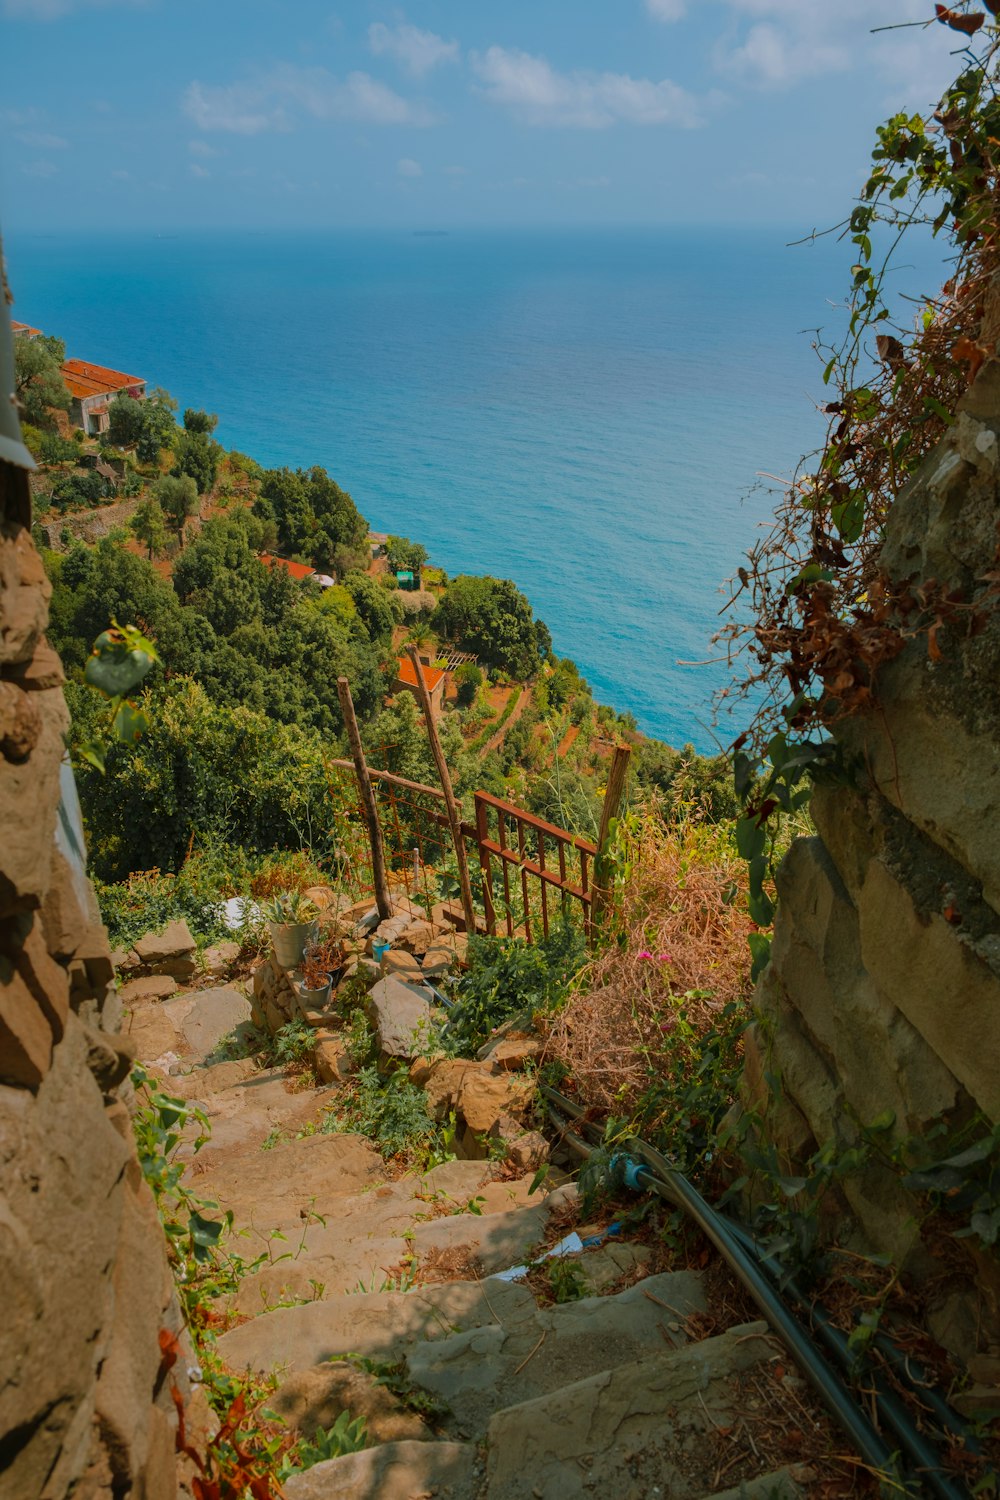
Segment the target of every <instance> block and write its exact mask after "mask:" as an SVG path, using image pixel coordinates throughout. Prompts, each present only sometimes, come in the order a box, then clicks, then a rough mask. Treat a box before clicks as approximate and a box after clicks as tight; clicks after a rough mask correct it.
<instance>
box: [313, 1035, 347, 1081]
mask: <svg viewBox="0 0 1000 1500" xmlns="http://www.w3.org/2000/svg"><path fill="white" fill-rule="evenodd" d="M313 1064H314V1066H315V1069H316V1076H317V1078H319V1080H320V1082H321V1083H342V1082H343V1081H344V1080H345V1079H347V1078H349V1077H350V1076H351V1061H350V1058H349V1057H348V1055H347V1047H346V1045H345V1043H344V1038H343V1036H341V1034H340V1033H339V1032H336V1031H317V1033H316V1046H315V1048H314V1051H313Z"/></svg>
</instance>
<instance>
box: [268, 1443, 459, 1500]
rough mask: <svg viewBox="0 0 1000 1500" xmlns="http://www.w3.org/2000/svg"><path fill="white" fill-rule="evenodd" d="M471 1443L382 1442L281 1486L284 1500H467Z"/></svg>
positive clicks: (305, 1472) (313, 1468) (331, 1460)
mask: <svg viewBox="0 0 1000 1500" xmlns="http://www.w3.org/2000/svg"><path fill="white" fill-rule="evenodd" d="M475 1462H476V1448H475V1445H474V1444H472V1443H416V1442H405V1443H384V1444H383V1445H382V1446H381V1447H379V1448H366V1449H364V1450H363V1451H362V1452H361V1453H349V1454H347V1455H346V1456H345V1457H344V1458H331V1459H328V1460H327V1462H326V1463H321V1464H314V1465H313V1467H312V1468H311V1469H306V1470H304V1471H303V1472H301V1473H299V1474H292V1475H291V1476H290V1477H289V1478H288V1479H286V1480H285V1481H284V1484H283V1486H282V1488H283V1489H284V1492H285V1495H286V1496H287V1500H431V1497H432V1496H440V1497H441V1500H471V1497H472V1495H473V1493H474V1485H473V1472H474V1466H475Z"/></svg>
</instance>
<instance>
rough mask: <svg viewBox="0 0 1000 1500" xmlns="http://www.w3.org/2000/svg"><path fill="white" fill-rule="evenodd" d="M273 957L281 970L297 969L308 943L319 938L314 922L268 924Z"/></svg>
mask: <svg viewBox="0 0 1000 1500" xmlns="http://www.w3.org/2000/svg"><path fill="white" fill-rule="evenodd" d="M267 925H268V927H269V928H270V929H271V942H272V943H273V944H274V956H275V958H276V959H277V960H278V962H279V964H280V965H281V967H282V968H283V969H297V968H298V967H299V965H300V964H301V963H302V955H303V954H304V953H305V951H306V948H307V947H308V945H309V944H310V943H315V941H316V939H317V938H318V937H319V926H318V924H317V923H316V922H269V923H268V924H267Z"/></svg>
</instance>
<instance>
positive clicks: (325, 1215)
mask: <svg viewBox="0 0 1000 1500" xmlns="http://www.w3.org/2000/svg"><path fill="white" fill-rule="evenodd" d="M318 1142H326V1143H328V1144H327V1145H326V1146H325V1147H324V1146H319V1145H317V1144H316V1143H318ZM335 1142H343V1143H345V1144H344V1145H342V1146H340V1147H339V1148H338V1147H336V1146H335V1145H334V1144H333V1143H335ZM348 1143H350V1144H348ZM383 1170H384V1169H383V1164H382V1162H381V1159H380V1158H379V1157H378V1156H377V1155H376V1154H375V1153H374V1152H373V1151H372V1150H371V1148H370V1146H369V1143H368V1142H367V1140H366V1139H365V1138H363V1137H360V1136H349V1135H333V1136H312V1137H307V1138H305V1139H304V1140H302V1141H290V1142H288V1143H286V1144H284V1145H281V1146H277V1147H275V1148H274V1150H272V1151H268V1152H263V1153H262V1152H260V1151H258V1152H257V1153H256V1154H251V1156H250V1157H249V1159H246V1158H243V1157H239V1158H237V1159H235V1160H234V1161H230V1162H227V1163H226V1164H225V1166H224V1168H222V1169H220V1170H209V1171H208V1172H207V1173H205V1175H204V1176H203V1177H202V1178H201V1179H200V1180H198V1181H197V1187H198V1191H199V1192H204V1193H206V1194H207V1195H209V1196H211V1197H213V1198H214V1199H215V1200H216V1201H217V1202H220V1203H224V1204H227V1205H229V1206H230V1207H231V1208H233V1210H234V1214H235V1219H234V1222H235V1225H236V1227H237V1228H238V1229H240V1230H243V1231H244V1232H245V1233H246V1238H247V1246H246V1249H244V1250H242V1252H241V1253H242V1254H243V1255H244V1258H245V1259H248V1260H249V1259H251V1258H252V1256H251V1251H253V1253H254V1254H260V1252H261V1251H262V1250H265V1249H266V1250H267V1252H268V1258H269V1263H268V1264H265V1265H262V1266H261V1267H260V1268H259V1269H258V1270H256V1271H254V1272H252V1273H250V1274H248V1275H246V1276H245V1277H244V1278H243V1280H242V1281H241V1283H240V1285H239V1287H238V1288H237V1290H236V1292H235V1293H234V1294H233V1295H232V1297H231V1298H230V1299H229V1300H228V1301H227V1303H226V1307H227V1308H228V1309H229V1310H230V1311H236V1312H238V1313H241V1314H244V1315H249V1316H256V1315H257V1314H258V1313H260V1312H262V1311H266V1310H267V1309H268V1308H271V1307H276V1306H281V1305H287V1304H289V1303H291V1302H295V1301H312V1300H315V1299H316V1298H327V1297H333V1296H338V1295H341V1294H344V1293H355V1292H357V1291H358V1290H359V1289H361V1290H365V1291H378V1290H380V1289H382V1288H383V1284H384V1283H394V1282H396V1281H397V1279H398V1278H400V1277H402V1283H403V1285H404V1286H405V1285H407V1284H409V1283H411V1282H413V1281H416V1280H419V1279H420V1274H419V1269H418V1267H419V1264H420V1262H421V1260H422V1259H424V1257H425V1254H426V1256H427V1257H428V1258H429V1261H430V1262H433V1260H434V1254H435V1247H436V1246H440V1245H445V1246H448V1245H449V1244H452V1245H459V1246H460V1249H459V1251H458V1252H457V1253H456V1252H455V1251H454V1250H453V1251H451V1252H450V1253H451V1260H449V1261H448V1262H447V1264H449V1265H450V1264H454V1265H455V1266H457V1267H458V1268H459V1271H461V1269H462V1268H463V1267H465V1266H467V1263H468V1261H469V1257H473V1258H475V1257H477V1256H479V1255H481V1256H482V1262H485V1263H486V1266H487V1269H494V1268H495V1266H496V1267H502V1266H507V1265H509V1264H510V1263H511V1262H510V1258H509V1257H510V1255H511V1252H514V1253H515V1259H516V1256H517V1254H519V1253H521V1252H522V1250H523V1247H524V1244H525V1243H527V1242H533V1241H534V1240H536V1239H537V1238H538V1237H539V1235H540V1234H541V1232H542V1230H543V1228H544V1222H545V1218H546V1217H547V1213H548V1209H546V1208H544V1207H542V1208H541V1211H540V1212H539V1211H537V1210H535V1209H532V1210H531V1211H530V1218H529V1219H528V1221H527V1222H526V1223H525V1224H524V1226H523V1230H522V1232H521V1237H520V1239H518V1238H517V1232H518V1230H519V1229H521V1225H520V1221H519V1218H518V1211H517V1208H516V1205H517V1204H518V1203H519V1202H522V1203H523V1202H524V1201H525V1200H526V1199H527V1197H528V1189H529V1188H530V1186H531V1180H530V1179H529V1178H522V1179H519V1180H518V1181H516V1182H513V1183H501V1182H491V1181H488V1180H485V1181H484V1179H486V1178H488V1174H489V1171H490V1168H489V1165H488V1163H485V1162H446V1163H444V1164H442V1165H441V1166H439V1167H435V1168H434V1169H433V1170H432V1171H430V1172H427V1173H423V1174H420V1173H413V1174H411V1175H409V1176H407V1177H404V1178H398V1179H396V1180H395V1181H390V1182H386V1181H385V1180H384V1178H383V1177H382V1173H383ZM337 1174H339V1176H338V1175H337ZM352 1177H353V1179H354V1183H353V1188H352V1180H351V1179H352ZM358 1183H362V1184H363V1186H362V1190H361V1191H360V1192H358V1191H357V1185H358ZM449 1189H450V1191H449ZM453 1194H454V1196H452V1195H453ZM554 1196H555V1195H554V1194H550V1195H549V1196H548V1199H543V1200H542V1202H543V1204H544V1203H545V1202H551V1200H552V1199H553V1197H554ZM469 1201H474V1202H476V1203H477V1206H478V1207H479V1208H480V1210H481V1211H480V1213H479V1214H455V1213H452V1214H449V1215H446V1216H444V1217H437V1216H436V1214H437V1211H438V1210H439V1209H440V1208H441V1207H442V1206H443V1205H446V1204H454V1206H455V1207H456V1208H457V1207H459V1206H461V1205H462V1204H464V1203H468V1202H469ZM558 1201H559V1200H558V1199H557V1200H556V1204H555V1205H553V1206H557V1204H558ZM511 1205H514V1206H513V1207H511ZM522 1211H523V1210H522ZM424 1215H427V1217H426V1219H425V1221H424V1222H420V1220H421V1218H422V1216H424ZM456 1225H457V1226H458V1227H457V1229H454V1228H452V1226H456ZM493 1226H496V1230H495V1232H494V1231H493ZM279 1236H280V1237H279ZM463 1244H464V1245H465V1246H467V1247H468V1248H467V1249H461V1245H463ZM443 1253H444V1254H445V1255H448V1254H449V1251H448V1250H447V1249H446V1250H445V1251H444V1252H443ZM476 1264H477V1265H478V1264H480V1262H479V1261H478V1260H477V1261H476ZM480 1274H481V1273H480ZM436 1279H439V1280H440V1279H442V1278H441V1277H440V1276H438V1277H437V1278H436Z"/></svg>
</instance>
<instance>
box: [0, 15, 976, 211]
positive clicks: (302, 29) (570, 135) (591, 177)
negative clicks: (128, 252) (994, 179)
mask: <svg viewBox="0 0 1000 1500" xmlns="http://www.w3.org/2000/svg"><path fill="white" fill-rule="evenodd" d="M931 10H932V6H931V5H930V4H929V3H926V0H493V3H484V0H479V3H476V0H413V3H411V4H410V5H408V6H407V7H406V8H405V9H400V8H397V7H394V6H393V5H391V4H383V3H376V0H342V3H340V4H339V5H337V4H334V5H330V4H323V3H317V0H292V3H289V0H201V3H198V4H195V3H193V0H0V16H2V33H3V45H2V48H0V59H2V60H0V100H2V108H0V118H2V120H3V131H2V133H0V204H2V219H3V222H4V223H5V225H6V227H7V228H8V229H14V230H17V231H31V230H49V229H60V228H66V227H69V226H72V227H74V228H88V227H93V228H101V229H109V228H114V229H125V228H130V227H131V228H136V229H155V230H162V229H164V228H166V227H171V226H172V227H175V228H197V227H214V226H239V227H247V228H279V227H283V226H287V227H294V228H307V227H317V228H320V227H328V226H337V225H342V226H359V227H360V226H364V227H376V226H386V227H389V226H392V227H397V226H398V227H408V228H413V227H417V228H419V227H425V228H433V227H439V226H440V227H452V226H459V225H497V224H502V225H510V226H521V225H543V224H544V225H571V224H596V223H606V224H616V223H620V224H654V223H655V224H662V223H667V224H669V223H677V224H703V223H714V224H720V223H723V224H724V223H731V224H741V223H753V222H771V223H780V224H783V225H801V226H803V227H811V226H812V225H813V224H814V223H817V224H820V225H826V224H828V223H829V222H830V221H831V219H832V218H835V217H839V215H840V212H841V211H842V210H843V208H844V205H845V204H846V203H847V202H849V200H850V199H851V198H852V197H853V196H854V194H855V193H856V191H857V187H858V185H859V182H860V180H861V176H862V173H863V171H864V167H865V165H866V163H867V160H868V152H869V149H870V144H871V139H872V134H873V128H874V126H875V124H876V123H877V122H879V121H880V120H881V119H883V118H884V117H885V116H886V115H887V114H888V113H890V112H891V111H892V110H894V109H896V108H899V107H907V108H921V109H922V108H926V107H927V105H928V104H929V103H930V102H931V101H932V100H933V99H934V98H936V97H937V94H938V92H939V91H940V89H941V87H942V86H943V84H944V83H945V82H946V81H947V80H948V78H950V77H951V76H952V74H953V72H954V58H953V57H952V56H950V53H951V52H952V51H953V49H954V47H955V45H956V43H957V42H958V40H959V39H958V38H957V37H956V35H955V33H954V32H950V31H948V30H947V29H946V28H944V27H941V26H937V25H931V26H930V27H928V28H926V29H923V28H909V29H905V30H898V31H892V32H888V33H883V34H880V35H871V34H870V31H871V28H872V27H873V26H878V25H889V24H892V23H894V22H904V21H912V20H914V19H921V20H922V19H925V18H926V17H927V15H928V13H929V12H930V11H931Z"/></svg>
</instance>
